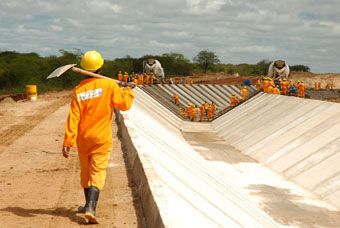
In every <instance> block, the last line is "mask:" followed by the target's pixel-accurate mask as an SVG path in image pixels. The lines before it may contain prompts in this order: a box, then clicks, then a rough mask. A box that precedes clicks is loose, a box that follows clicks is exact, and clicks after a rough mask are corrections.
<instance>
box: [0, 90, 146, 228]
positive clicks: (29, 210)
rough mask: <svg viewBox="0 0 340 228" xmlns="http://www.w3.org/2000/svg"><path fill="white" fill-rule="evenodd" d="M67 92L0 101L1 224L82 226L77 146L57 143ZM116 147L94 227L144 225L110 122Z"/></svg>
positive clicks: (83, 223)
mask: <svg viewBox="0 0 340 228" xmlns="http://www.w3.org/2000/svg"><path fill="white" fill-rule="evenodd" d="M71 94H72V91H62V92H54V93H49V94H46V95H42V96H39V100H38V101H36V102H17V103H15V102H1V103H0V117H1V118H0V160H1V162H0V202H1V203H0V227H83V226H85V223H86V221H85V219H84V216H83V215H82V214H78V213H76V209H77V208H78V206H79V205H80V204H83V203H84V196H83V190H82V189H81V187H80V184H79V181H80V180H79V162H78V157H77V152H76V150H72V154H71V156H70V158H69V159H65V158H63V157H62V155H61V152H60V150H61V146H62V140H63V135H64V129H65V122H66V118H67V115H68V110H69V103H70V100H71ZM113 131H114V134H113V135H114V139H113V140H114V144H115V149H114V151H113V152H112V153H111V158H110V162H109V166H108V169H107V179H106V180H107V181H106V184H105V186H104V189H103V191H102V192H101V195H100V199H99V202H98V207H97V215H98V217H99V218H100V222H101V224H100V225H94V226H95V227H117V228H120V227H122V228H125V227H126V228H132V227H143V225H142V224H143V221H142V216H137V215H136V214H140V212H138V213H136V210H135V208H138V201H136V200H134V199H133V197H132V191H131V188H130V187H129V185H130V184H129V181H128V176H127V172H126V169H125V163H124V159H123V153H122V150H121V147H120V142H119V139H118V138H117V136H116V133H115V132H116V131H117V127H116V125H115V123H113Z"/></svg>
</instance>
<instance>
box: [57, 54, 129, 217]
mask: <svg viewBox="0 0 340 228" xmlns="http://www.w3.org/2000/svg"><path fill="white" fill-rule="evenodd" d="M103 63H104V60H103V59H102V57H101V55H100V54H99V53H98V52H96V51H89V52H86V53H85V55H84V57H83V58H82V60H81V63H80V65H81V66H82V68H84V69H85V70H88V71H92V72H95V73H97V74H100V73H101V68H102V66H103ZM133 98H134V93H133V91H132V90H131V88H130V87H125V88H124V89H123V90H122V89H120V88H119V86H118V84H117V83H116V82H114V81H112V80H108V79H98V78H91V77H89V78H88V79H85V80H83V81H81V82H80V84H79V85H78V86H77V87H76V88H75V89H74V92H73V100H72V102H71V107H70V113H69V116H68V119H67V124H66V130H65V138H64V144H63V148H62V153H63V156H64V157H65V158H68V157H69V155H70V147H78V156H79V160H80V168H81V173H80V179H81V181H80V182H81V186H82V187H83V188H84V193H85V198H86V204H85V206H84V207H82V206H80V207H79V208H78V212H80V213H85V217H86V218H87V219H88V222H89V223H92V224H97V223H98V219H97V217H96V206H97V202H98V197H99V192H100V191H101V190H102V188H103V186H104V182H105V177H106V172H105V169H106V167H107V164H108V160H109V157H110V150H111V149H112V148H113V145H112V130H111V121H112V112H113V108H118V109H120V110H122V111H125V110H128V109H130V107H131V105H132V102H133Z"/></svg>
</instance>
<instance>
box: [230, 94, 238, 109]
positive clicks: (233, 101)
mask: <svg viewBox="0 0 340 228" xmlns="http://www.w3.org/2000/svg"><path fill="white" fill-rule="evenodd" d="M237 104H238V100H237V97H236V95H233V96H231V97H230V106H231V107H234V106H235V105H237Z"/></svg>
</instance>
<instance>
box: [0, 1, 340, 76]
mask: <svg viewBox="0 0 340 228" xmlns="http://www.w3.org/2000/svg"><path fill="white" fill-rule="evenodd" d="M75 48H77V49H81V50H82V51H83V52H85V51H88V50H97V51H98V52H100V53H101V54H102V56H103V57H104V58H105V59H115V58H120V57H124V56H126V55H130V56H132V57H141V56H143V55H146V54H152V55H161V54H163V53H170V52H176V53H181V54H183V55H184V56H185V57H187V58H189V59H192V57H193V56H195V55H196V54H197V53H198V52H199V51H201V50H209V51H213V52H215V53H216V55H217V56H218V57H219V59H220V60H221V62H222V63H232V64H239V63H249V64H254V63H257V62H259V61H261V60H262V59H269V60H277V59H284V60H286V61H287V63H288V64H289V65H297V64H303V65H307V66H309V67H310V68H311V70H312V72H315V73H327V72H330V73H332V72H333V73H339V72H340V67H339V65H340V1H339V0H298V1H297V0H286V1H282V0H281V1H277V0H256V1H255V0H165V1H162V0H144V1H137V0H117V1H113V0H72V1H70V0H53V1H52V0H45V1H43V0H0V51H17V52H20V53H25V52H36V53H38V54H40V55H41V56H49V55H60V53H59V51H58V50H59V49H64V50H67V51H74V50H75Z"/></svg>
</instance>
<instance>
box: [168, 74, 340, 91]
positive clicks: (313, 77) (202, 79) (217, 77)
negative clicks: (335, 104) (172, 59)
mask: <svg viewBox="0 0 340 228" xmlns="http://www.w3.org/2000/svg"><path fill="white" fill-rule="evenodd" d="M262 77H263V76H262V75H261V76H258V77H256V76H239V75H238V74H234V75H230V74H226V73H216V74H197V75H194V76H187V77H173V78H172V80H173V81H174V83H189V81H190V80H193V82H194V83H195V84H207V83H209V84H218V85H240V84H242V83H243V82H244V81H245V80H250V82H251V84H253V85H255V82H256V79H257V78H262ZM290 77H291V78H292V79H293V80H295V81H297V80H301V81H304V82H305V84H306V86H307V89H309V88H314V83H315V81H320V82H321V83H322V88H323V89H325V87H326V85H327V84H331V83H332V84H333V85H334V89H340V74H314V73H309V72H295V71H292V72H291V73H290Z"/></svg>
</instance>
